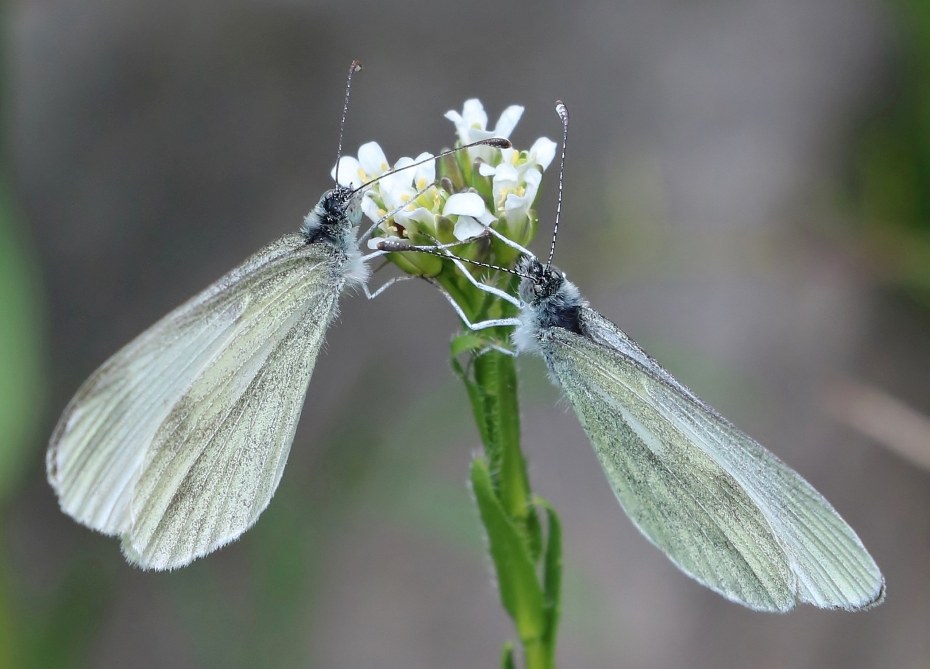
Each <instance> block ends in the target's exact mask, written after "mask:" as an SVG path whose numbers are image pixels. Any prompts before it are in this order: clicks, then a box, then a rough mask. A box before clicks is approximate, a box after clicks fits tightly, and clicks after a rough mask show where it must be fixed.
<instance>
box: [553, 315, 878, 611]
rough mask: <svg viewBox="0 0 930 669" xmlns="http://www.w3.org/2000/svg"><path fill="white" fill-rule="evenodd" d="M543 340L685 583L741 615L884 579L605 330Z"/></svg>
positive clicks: (827, 516)
mask: <svg viewBox="0 0 930 669" xmlns="http://www.w3.org/2000/svg"><path fill="white" fill-rule="evenodd" d="M583 322H584V323H585V332H586V333H587V336H580V335H577V334H574V333H571V332H569V331H567V330H564V329H561V328H549V329H548V330H547V331H546V332H545V337H544V341H543V342H542V348H543V353H544V356H545V357H546V360H547V362H548V364H549V366H550V369H551V370H552V373H553V375H554V376H555V377H556V378H557V379H558V381H559V383H560V385H561V386H562V389H563V390H564V392H565V394H566V396H567V397H568V400H569V401H570V403H571V404H572V406H573V408H574V409H575V412H576V413H577V415H578V417H579V420H580V421H581V423H582V425H583V426H584V429H585V431H586V432H587V434H588V437H589V438H590V439H591V442H592V444H593V445H594V449H595V451H596V453H597V455H598V458H599V459H600V461H601V464H602V465H603V467H604V471H605V472H606V474H607V478H608V479H609V481H610V483H611V486H612V487H613V489H614V492H615V493H616V495H617V498H618V499H619V500H620V503H621V504H622V505H623V507H624V509H625V510H626V511H627V513H628V514H629V515H630V517H631V518H632V519H633V521H634V523H635V524H636V525H637V527H638V528H639V529H640V530H641V531H642V532H643V534H645V535H646V536H647V537H648V538H649V539H650V540H651V541H652V542H653V543H655V544H656V545H657V546H659V547H660V548H661V549H662V550H663V551H665V553H666V554H668V556H669V557H670V558H671V559H672V561H673V562H675V564H677V565H678V566H679V567H680V568H681V569H682V570H684V571H685V572H686V573H688V574H689V575H691V576H692V577H694V578H695V579H697V580H698V581H700V582H701V583H703V584H705V585H707V586H708V587H710V588H712V589H713V590H715V591H717V592H719V593H720V594H722V595H724V596H725V597H727V598H729V599H732V600H734V601H737V602H740V603H742V604H744V605H746V606H749V607H751V608H755V609H760V610H771V611H787V610H789V609H791V608H793V607H794V605H795V603H796V602H797V601H803V602H809V603H811V604H814V605H816V606H820V607H824V608H844V609H849V610H854V609H860V608H865V607H868V606H871V605H874V604H876V603H878V602H879V601H881V598H882V597H883V596H884V580H883V578H882V576H881V573H880V572H879V570H878V567H877V566H876V564H875V562H874V561H873V560H872V558H871V556H870V555H869V554H868V552H867V551H866V550H865V548H864V547H863V545H862V543H861V541H860V540H859V538H858V537H857V536H856V534H855V532H853V530H852V529H851V528H850V527H849V525H847V524H846V523H845V522H844V521H843V519H842V518H840V516H839V515H838V514H837V513H836V511H834V509H833V507H832V506H830V503H829V502H827V501H826V500H825V499H824V498H823V496H821V495H820V494H819V493H818V492H817V491H816V490H814V488H813V487H812V486H811V485H810V484H809V483H807V481H805V480H804V479H803V478H801V476H800V475H799V474H798V473H797V472H795V471H794V470H792V469H791V468H789V467H787V466H786V465H785V464H784V463H782V462H781V461H780V460H779V459H778V458H776V457H775V456H774V455H772V454H771V453H770V452H769V451H767V450H766V449H765V448H763V447H762V446H761V445H760V444H758V443H757V442H756V441H754V440H753V439H752V438H750V437H749V436H747V435H746V434H744V433H743V432H741V431H740V430H738V429H737V428H736V427H734V426H733V425H732V424H731V423H729V422H728V421H727V420H726V419H724V418H723V417H721V416H720V415H719V414H717V412H715V411H714V410H713V409H712V408H710V407H709V406H708V405H706V404H705V403H704V402H702V401H701V400H700V399H698V398H697V397H696V396H695V395H694V393H692V392H691V391H690V390H688V389H687V388H686V387H685V386H683V385H682V384H680V383H678V382H677V381H676V380H675V379H674V378H673V377H672V376H671V375H670V374H669V373H668V372H667V371H665V370H664V369H662V368H661V367H660V366H659V365H658V363H656V362H655V361H654V360H653V359H652V358H650V357H649V356H648V355H646V353H644V352H643V350H642V349H641V348H639V346H637V345H636V344H635V343H634V342H633V341H632V340H630V339H629V337H627V336H626V335H625V334H624V333H623V332H622V331H620V330H619V329H618V328H617V327H616V326H615V325H613V324H612V323H610V322H609V321H607V320H606V319H604V318H603V317H602V316H600V315H599V314H597V312H594V311H593V310H590V309H584V311H583Z"/></svg>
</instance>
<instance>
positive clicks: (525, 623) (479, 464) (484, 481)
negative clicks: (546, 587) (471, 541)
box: [471, 458, 546, 648]
mask: <svg viewBox="0 0 930 669" xmlns="http://www.w3.org/2000/svg"><path fill="white" fill-rule="evenodd" d="M471 485H472V490H473V491H474V493H475V499H476V500H477V502H478V510H479V512H480V514H481V522H482V523H483V524H484V528H485V531H486V532H487V535H488V546H489V549H490V553H491V558H492V560H493V561H494V568H495V570H496V572H497V583H498V588H499V590H500V595H501V602H502V603H503V605H504V608H505V609H506V610H507V612H508V613H509V614H510V617H511V618H513V621H514V623H515V624H516V627H517V633H518V634H519V635H520V640H521V642H522V643H523V646H524V648H526V647H528V646H536V645H538V644H539V641H540V639H541V638H542V636H543V634H544V633H545V629H546V620H545V613H544V607H543V593H542V590H541V589H540V586H539V580H538V579H537V576H536V569H535V566H534V564H533V561H532V560H531V559H530V555H529V552H528V550H527V547H526V543H525V542H524V540H523V537H522V535H521V534H520V531H519V530H518V529H517V527H516V525H514V524H513V523H512V522H511V521H510V518H508V517H507V513H506V512H505V511H504V508H503V507H502V506H501V504H500V502H499V501H498V499H497V496H496V495H495V494H494V488H493V486H492V485H491V475H490V472H489V471H488V466H487V463H486V462H485V460H484V459H482V458H478V459H475V460H473V461H472V464H471Z"/></svg>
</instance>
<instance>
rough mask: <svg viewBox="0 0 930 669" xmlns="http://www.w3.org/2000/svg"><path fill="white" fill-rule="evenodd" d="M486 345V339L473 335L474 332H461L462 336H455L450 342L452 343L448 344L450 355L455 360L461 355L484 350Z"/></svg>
mask: <svg viewBox="0 0 930 669" xmlns="http://www.w3.org/2000/svg"><path fill="white" fill-rule="evenodd" d="M487 345H488V344H487V339H485V338H484V337H482V336H481V335H478V334H475V333H474V332H463V333H462V334H459V335H456V337H455V338H454V339H453V340H452V343H451V344H449V350H450V351H451V353H452V357H453V358H457V357H459V356H460V355H462V354H463V353H467V352H469V351H478V350H480V349H482V348H485V347H486V346H487Z"/></svg>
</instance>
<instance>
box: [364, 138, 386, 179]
mask: <svg viewBox="0 0 930 669" xmlns="http://www.w3.org/2000/svg"><path fill="white" fill-rule="evenodd" d="M358 162H359V163H361V166H362V169H363V170H365V172H367V173H368V175H369V178H373V177H379V176H381V175H382V174H384V173H385V172H387V171H388V169H389V168H390V165H389V164H388V161H387V157H386V156H385V155H384V151H383V150H382V149H381V146H380V145H379V144H378V142H366V143H365V144H362V145H361V146H360V147H358Z"/></svg>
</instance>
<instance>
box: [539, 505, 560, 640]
mask: <svg viewBox="0 0 930 669" xmlns="http://www.w3.org/2000/svg"><path fill="white" fill-rule="evenodd" d="M537 503H538V504H539V505H540V506H542V507H543V508H544V509H545V510H546V524H547V526H548V539H547V541H546V552H545V562H544V563H543V593H544V595H545V604H544V607H545V612H546V631H545V633H544V634H543V641H544V643H545V644H546V646H547V647H548V648H549V652H550V653H551V654H553V655H554V654H555V636H556V631H557V630H558V627H559V614H560V612H561V608H562V607H561V592H562V524H561V521H560V520H559V516H558V514H556V512H555V509H554V508H552V505H551V504H549V502H547V501H546V500H544V499H541V498H537Z"/></svg>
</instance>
